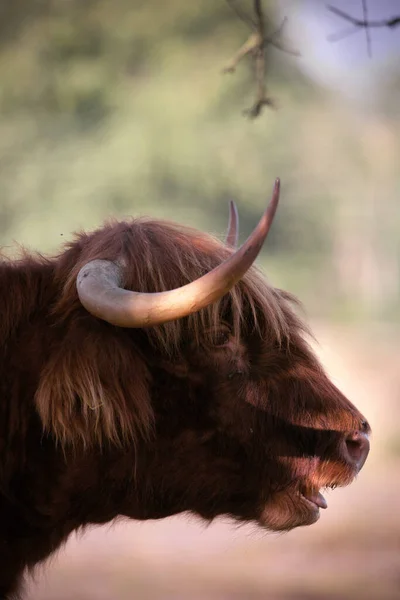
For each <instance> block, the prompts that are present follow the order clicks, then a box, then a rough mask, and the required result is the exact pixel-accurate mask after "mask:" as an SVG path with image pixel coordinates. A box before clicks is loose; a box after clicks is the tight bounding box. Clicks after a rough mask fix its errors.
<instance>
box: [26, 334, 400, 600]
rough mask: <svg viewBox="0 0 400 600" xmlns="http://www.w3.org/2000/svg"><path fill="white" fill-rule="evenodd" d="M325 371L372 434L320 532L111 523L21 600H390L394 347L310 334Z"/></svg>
mask: <svg viewBox="0 0 400 600" xmlns="http://www.w3.org/2000/svg"><path fill="white" fill-rule="evenodd" d="M314 331H315V333H316V336H317V339H318V340H319V342H320V346H319V347H317V351H318V352H319V353H320V355H321V357H322V360H323V362H324V364H325V365H326V366H327V368H328V371H329V373H330V374H331V376H332V377H333V378H334V379H335V381H336V382H337V383H338V384H339V385H340V387H341V388H342V389H343V391H344V392H345V393H347V395H348V396H349V397H351V399H352V400H353V401H354V402H355V403H356V405H357V406H358V407H359V408H360V409H361V410H362V411H363V412H364V413H365V415H366V416H367V418H368V419H369V421H370V423H371V425H372V427H373V432H374V434H373V439H372V446H371V453H370V457H369V459H368V461H367V463H366V465H365V467H364V469H363V471H362V472H361V474H360V475H359V478H358V479H357V481H356V482H354V483H353V484H352V485H351V486H350V487H349V488H346V489H340V490H339V489H338V490H335V491H332V492H330V493H329V494H328V496H327V499H328V504H329V508H328V510H327V511H324V512H323V514H322V516H321V519H320V521H319V522H318V523H316V524H315V525H313V526H312V527H309V528H304V529H298V530H296V531H293V532H291V533H289V534H285V535H280V536H279V535H274V534H265V533H262V532H260V531H257V530H256V529H255V528H249V527H240V528H237V526H234V525H232V524H231V523H228V522H224V521H220V522H218V523H214V524H213V525H211V526H210V527H208V528H206V527H204V525H202V524H201V523H200V522H198V521H196V520H195V519H189V518H187V517H179V518H171V519H166V520H164V521H159V522H147V523H129V522H120V523H117V524H113V525H111V526H109V527H103V528H95V529H92V530H91V531H89V532H87V533H86V534H85V535H83V536H80V537H73V538H72V539H71V540H70V541H69V543H68V544H67V546H66V548H65V549H63V550H61V551H60V552H59V553H58V554H57V556H56V557H54V558H52V559H51V561H50V562H48V563H47V564H46V566H45V568H43V569H40V570H39V571H38V572H37V574H36V578H35V581H34V582H32V583H31V584H30V585H29V593H28V596H27V598H28V599H29V600H128V599H129V600H133V599H135V600H145V599H146V600H261V599H268V600H339V599H340V600H345V599H366V600H395V599H399V600H400V511H399V509H398V508H397V507H398V505H399V500H398V498H399V492H400V352H399V346H400V343H399V341H398V340H400V335H399V331H398V330H397V331H394V330H393V329H392V328H390V327H387V328H384V327H382V326H379V327H378V326H377V327H373V326H371V328H370V329H369V330H368V331H366V330H363V331H360V330H355V329H354V328H346V327H341V328H332V327H327V326H324V325H323V324H316V325H315V326H314Z"/></svg>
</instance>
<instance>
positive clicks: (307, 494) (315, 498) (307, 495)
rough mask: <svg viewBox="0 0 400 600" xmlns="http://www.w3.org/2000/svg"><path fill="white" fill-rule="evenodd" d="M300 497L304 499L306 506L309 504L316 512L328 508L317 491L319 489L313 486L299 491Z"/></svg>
mask: <svg viewBox="0 0 400 600" xmlns="http://www.w3.org/2000/svg"><path fill="white" fill-rule="evenodd" d="M300 496H301V498H302V499H304V500H305V501H306V502H307V503H308V504H311V505H312V507H313V508H314V509H315V508H317V510H319V509H320V508H324V509H325V508H328V503H327V501H326V500H325V498H324V496H323V495H322V494H321V492H320V491H319V488H317V487H313V486H307V487H303V488H302V489H301V490H300Z"/></svg>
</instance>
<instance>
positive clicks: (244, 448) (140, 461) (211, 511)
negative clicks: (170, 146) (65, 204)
mask: <svg viewBox="0 0 400 600" xmlns="http://www.w3.org/2000/svg"><path fill="white" fill-rule="evenodd" d="M278 197H279V181H277V182H276V184H275V188H274V193H273V197H272V200H271V203H270V205H269V207H268V208H267V210H266V211H265V213H264V215H263V217H262V219H261V220H260V222H259V224H258V226H257V227H256V229H255V230H254V231H253V233H252V234H251V236H250V237H249V238H248V240H247V241H246V242H245V243H244V244H243V245H242V246H241V247H240V248H239V249H238V250H236V249H235V248H232V247H231V246H234V245H235V240H236V239H237V214H236V210H235V207H234V206H231V221H230V227H229V231H228V237H227V241H228V243H227V244H225V245H224V244H222V243H220V242H219V241H218V240H215V239H213V238H211V237H210V236H206V235H203V234H201V233H200V232H197V231H194V230H189V229H184V228H180V227H177V226H175V225H172V224H167V223H163V222H155V221H144V220H138V221H134V222H132V223H123V224H116V225H109V226H108V228H102V229H101V230H99V231H97V232H95V233H93V234H91V235H89V236H84V235H83V236H81V237H80V238H79V240H78V241H77V242H75V243H74V244H72V245H71V248H70V250H69V253H67V255H68V257H69V258H65V257H64V258H63V261H64V262H63V263H62V265H61V267H60V273H65V272H67V269H66V264H67V263H68V261H69V267H68V273H69V274H68V277H67V278H64V281H63V286H64V287H63V289H64V292H63V296H62V299H61V301H60V303H59V306H58V308H57V310H58V313H59V314H63V315H64V316H65V315H66V314H67V313H68V314H69V315H71V314H72V313H73V311H74V310H75V311H78V313H79V315H80V318H79V320H75V325H74V327H75V333H74V338H73V340H74V343H77V342H76V340H78V339H79V340H80V341H79V344H77V346H76V348H75V351H76V353H75V354H74V356H75V355H76V356H79V357H80V358H79V360H78V359H76V373H77V374H76V376H75V377H73V376H72V375H71V364H72V363H73V360H75V359H73V358H70V360H69V362H68V363H67V364H68V367H65V373H66V372H67V371H68V369H69V371H68V378H69V386H68V389H69V390H70V392H71V399H70V405H71V406H69V405H68V401H66V399H65V393H66V386H65V385H64V389H63V394H64V400H63V402H64V407H65V406H69V413H68V414H67V413H66V412H65V411H67V409H66V408H65V409H64V414H63V415H62V416H61V417H60V410H61V408H60V407H61V404H62V402H61V399H60V400H59V402H58V401H57V398H56V396H55V390H56V389H57V385H56V383H55V381H54V377H53V378H51V377H52V376H51V372H52V370H51V368H50V367H49V369H48V373H47V375H48V377H50V380H49V381H48V382H47V383H48V387H49V389H51V394H52V396H51V398H52V399H50V394H48V395H47V397H46V394H45V390H46V381H45V380H44V381H45V383H44V384H42V387H41V390H39V394H38V408H39V412H40V414H41V416H42V419H43V421H44V423H45V425H46V426H47V427H48V428H49V429H51V428H52V429H53V431H55V433H56V435H59V437H61V438H63V439H64V441H65V442H66V444H68V442H69V441H70V440H69V439H68V435H69V433H71V435H72V434H73V433H74V430H75V429H76V427H77V422H78V421H77V414H78V413H79V414H80V415H81V417H82V415H83V417H82V419H81V420H80V421H79V427H80V430H79V435H80V436H81V437H82V438H83V439H84V440H86V441H87V442H88V443H89V445H90V442H91V441H93V439H94V438H93V436H92V435H91V433H90V432H94V431H101V433H102V436H103V437H102V438H101V439H103V440H104V438H107V437H108V438H109V439H111V441H112V442H113V441H115V439H119V441H120V440H121V439H122V442H121V444H122V445H124V444H128V445H129V443H130V441H129V440H130V439H131V438H132V439H131V443H132V444H133V443H134V446H135V465H134V466H133V465H132V462H131V463H130V464H129V466H127V469H128V468H129V469H131V470H132V471H133V470H134V471H135V484H134V487H135V491H134V492H132V490H131V491H130V492H129V493H128V492H127V502H126V504H125V506H124V508H123V509H121V512H124V513H125V514H129V515H131V516H135V517H137V518H157V517H163V516H167V515H170V514H174V513H178V512H182V511H192V512H195V513H197V514H199V515H201V516H202V517H204V518H206V519H213V518H214V517H216V516H218V515H221V514H227V515H230V516H232V517H234V518H236V519H238V520H244V521H256V522H258V523H260V524H261V525H263V526H265V527H266V528H268V529H271V530H287V529H291V528H293V527H296V526H299V525H308V524H311V523H313V522H315V521H316V520H317V519H318V517H319V510H320V508H325V507H326V502H325V499H324V497H323V496H322V494H321V492H320V490H321V488H326V487H335V486H344V485H347V484H349V483H350V482H351V481H352V480H353V479H354V477H355V476H356V475H357V473H358V472H359V470H360V469H361V467H362V466H363V464H364V462H365V459H366V457H367V454H368V451H369V441H368V435H369V432H370V428H369V425H368V423H367V421H366V420H365V418H364V417H363V415H361V414H360V413H359V411H358V410H357V409H356V408H355V407H354V406H353V404H351V402H350V401H349V400H348V399H347V398H346V397H345V396H344V395H343V394H342V393H341V392H340V391H339V390H338V389H337V387H336V386H335V385H334V384H333V383H332V382H331V381H330V379H329V378H328V377H327V375H326V374H325V372H324V370H323V368H322V366H321V365H320V363H319V361H318V359H317V358H316V356H315V355H314V353H313V351H312V350H311V348H310V346H309V345H308V343H307V341H306V338H307V331H306V328H305V326H304V325H303V323H302V322H301V320H300V318H299V317H298V316H297V314H296V311H295V310H294V307H293V304H294V302H295V301H294V299H293V298H292V297H291V296H290V295H289V294H287V293H285V292H283V291H281V290H278V289H274V288H272V287H271V286H270V285H269V284H268V283H267V282H266V281H265V279H264V278H263V277H262V275H261V274H260V273H259V272H258V271H257V270H256V269H255V267H253V266H251V265H252V263H253V261H254V260H255V258H256V256H257V254H258V252H259V250H260V249H261V247H262V244H263V242H264V240H265V238H266V235H267V233H268V230H269V227H270V225H271V222H272V219H273V216H274V213H275V210H276V207H277V204H278ZM67 255H66V256H67ZM60 264H61V263H60ZM60 277H61V275H60ZM75 286H76V287H75ZM68 303H69V304H68ZM82 305H83V307H85V309H86V310H84V309H83V308H82ZM67 306H68V307H69V308H68V310H67ZM68 311H69V312H68ZM86 311H87V312H86ZM94 317H95V318H94ZM71 328H72V326H71ZM71 328H70V329H71ZM78 330H80V331H81V333H80V334H77V331H78ZM72 345H73V343H72V342H71V344H70V347H71V348H72ZM63 348H65V343H64V346H63ZM63 352H64V355H65V350H63ZM92 358H93V360H92ZM60 360H61V359H59V360H58V362H57V365H58V366H57V368H58V369H59V368H60ZM79 365H81V367H79ZM67 391H68V390H67ZM60 393H61V392H60ZM115 398H117V399H115ZM51 402H53V408H51V406H50V403H51ZM73 402H74V403H75V404H74V407H75V408H73V409H72V408H71V407H72V403H73ZM77 402H81V403H82V406H83V407H84V408H82V407H81V408H80V409H79V411H80V412H79V411H78V410H77V405H76V403H77ZM88 407H89V408H88ZM68 415H69V416H68ZM121 415H122V416H121ZM140 418H141V419H142V421H141V423H139V425H141V427H140V426H138V424H137V420H138V419H139V420H140ZM68 419H69V420H68ZM135 419H136V421H135ZM60 424H62V433H61V434H60V431H61V429H60ZM96 428H97V429H96ZM143 432H144V433H143ZM130 434H132V436H131V438H130ZM142 434H143V435H142ZM99 440H100V437H99ZM95 441H96V440H95ZM121 461H122V458H121ZM121 464H123V461H122V462H121ZM124 464H125V463H124ZM121 468H122V467H121ZM121 473H123V469H122V471H121ZM121 476H125V475H121ZM128 499H129V502H128Z"/></svg>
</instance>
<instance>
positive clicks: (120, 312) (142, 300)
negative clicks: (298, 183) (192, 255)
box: [77, 179, 280, 327]
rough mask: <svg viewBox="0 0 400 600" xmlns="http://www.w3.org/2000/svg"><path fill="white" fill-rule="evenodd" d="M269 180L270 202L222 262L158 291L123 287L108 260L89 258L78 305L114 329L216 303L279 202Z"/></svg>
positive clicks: (255, 247) (259, 241) (243, 267)
mask: <svg viewBox="0 0 400 600" xmlns="http://www.w3.org/2000/svg"><path fill="white" fill-rule="evenodd" d="M279 190H280V181H279V179H276V180H275V186H274V190H273V194H272V198H271V201H270V203H269V205H268V207H267V208H266V210H265V212H264V214H263V216H262V217H261V219H260V221H259V223H258V225H257V227H256V228H255V229H254V231H253V232H252V234H251V235H250V236H249V237H248V238H247V240H246V241H245V243H244V244H243V245H242V246H241V247H240V248H239V249H238V250H237V251H236V252H235V253H234V254H232V256H230V257H229V258H228V259H227V260H225V261H224V262H223V263H221V264H220V265H218V267H215V268H214V269H212V271H210V272H209V273H206V274H205V275H203V276H202V277H200V278H199V279H196V280H195V281H192V282H191V283H188V284H186V285H184V286H182V287H180V288H176V289H174V290H169V291H166V292H158V293H150V294H149V293H142V292H132V291H129V290H125V289H123V288H122V287H121V286H122V285H123V277H122V270H121V267H120V266H119V265H117V264H116V263H114V262H112V261H109V260H93V261H90V262H89V263H87V264H86V265H85V266H84V267H82V269H81V270H80V271H79V273H78V277H77V290H78V295H79V299H80V301H81V303H82V304H83V306H84V307H85V308H86V310H88V311H89V312H90V313H91V314H92V315H94V316H96V317H98V318H100V319H103V320H104V321H107V322H108V323H111V324H112V325H117V326H118V327H150V326H152V325H161V324H162V323H166V322H167V321H173V320H175V319H179V318H182V317H186V316H188V315H190V314H192V313H194V312H197V311H199V310H201V309H202V308H205V307H206V306H208V305H209V304H212V303H213V302H216V301H217V300H218V299H219V298H221V297H222V296H224V295H225V294H226V293H227V292H229V290H230V289H231V288H232V287H233V286H234V285H235V284H236V283H237V282H238V281H239V280H240V279H241V278H242V277H243V275H244V274H245V273H246V271H247V270H248V269H249V268H250V267H251V265H252V264H253V262H254V261H255V259H256V257H257V255H258V253H259V252H260V250H261V248H262V245H263V243H264V240H265V238H266V237H267V234H268V231H269V229H270V227H271V223H272V221H273V218H274V215H275V212H276V209H277V206H278V201H279Z"/></svg>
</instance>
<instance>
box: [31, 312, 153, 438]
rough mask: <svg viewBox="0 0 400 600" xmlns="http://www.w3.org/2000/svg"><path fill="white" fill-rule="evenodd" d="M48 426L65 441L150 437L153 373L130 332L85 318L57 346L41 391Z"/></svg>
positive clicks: (41, 411) (39, 403) (39, 402)
mask: <svg viewBox="0 0 400 600" xmlns="http://www.w3.org/2000/svg"><path fill="white" fill-rule="evenodd" d="M35 404H36V408H37V411H38V413H39V415H40V418H41V420H42V423H43V427H44V429H45V431H47V432H49V433H50V434H52V435H54V437H55V438H56V440H57V441H58V442H60V443H61V444H62V445H63V446H66V445H72V446H77V445H78V444H83V445H84V446H89V445H102V444H104V443H106V442H107V441H108V442H112V443H115V444H118V445H122V444H124V443H126V442H127V443H129V442H136V441H138V439H139V438H147V437H148V436H149V435H150V433H151V431H152V424H153V418H154V415H153V410H152V406H151V402H150V397H149V373H148V371H147V368H146V366H145V364H144V362H143V360H142V359H141V357H140V355H139V354H138V353H137V352H136V351H135V347H134V345H133V343H132V341H131V339H130V337H129V334H128V332H126V331H124V330H120V329H116V328H113V327H110V326H109V325H107V324H104V323H99V322H95V323H93V319H90V320H83V319H82V320H81V321H78V322H77V323H75V324H71V325H70V326H69V329H68V331H67V332H66V333H64V335H63V337H62V339H60V341H59V342H58V343H57V344H56V346H55V347H54V348H52V349H51V352H50V358H49V359H48V362H47V363H46V364H45V366H44V368H43V370H42V373H41V376H40V381H39V386H38V389H37V392H36V396H35Z"/></svg>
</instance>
